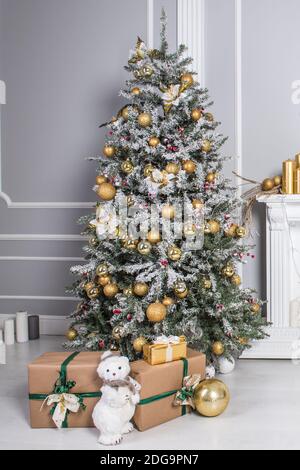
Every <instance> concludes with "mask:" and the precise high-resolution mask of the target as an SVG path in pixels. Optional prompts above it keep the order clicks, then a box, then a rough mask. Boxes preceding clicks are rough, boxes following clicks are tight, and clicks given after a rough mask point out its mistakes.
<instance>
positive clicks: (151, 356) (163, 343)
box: [143, 336, 187, 366]
mask: <svg viewBox="0 0 300 470" xmlns="http://www.w3.org/2000/svg"><path fill="white" fill-rule="evenodd" d="M143 353H144V360H145V361H146V362H148V364H150V365H152V366H156V365H158V364H164V363H166V362H173V361H179V360H180V359H182V358H186V357H187V342H186V338H185V336H170V337H167V336H161V337H159V338H157V340H156V341H155V342H154V343H153V344H145V346H144V348H143Z"/></svg>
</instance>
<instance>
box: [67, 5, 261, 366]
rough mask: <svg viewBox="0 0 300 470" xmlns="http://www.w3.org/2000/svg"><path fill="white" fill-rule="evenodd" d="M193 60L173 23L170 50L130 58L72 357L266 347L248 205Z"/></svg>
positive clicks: (79, 270) (104, 162) (104, 164)
mask: <svg viewBox="0 0 300 470" xmlns="http://www.w3.org/2000/svg"><path fill="white" fill-rule="evenodd" d="M185 52H186V48H185V47H184V46H181V47H179V50H178V51H177V52H175V53H169V51H168V44H167V41H166V18H165V15H164V13H163V16H162V32H161V47H160V50H157V49H151V50H150V49H147V48H146V46H145V44H144V42H143V41H142V40H140V39H138V42H137V45H136V49H135V50H134V51H132V52H131V54H130V59H129V62H128V65H127V66H126V67H125V68H126V70H127V71H128V72H129V73H130V74H131V77H130V79H129V80H128V81H127V82H126V87H125V88H124V90H122V91H121V96H123V97H125V98H126V99H127V100H128V105H127V106H125V107H124V108H123V109H122V110H121V111H120V112H119V113H118V115H117V117H116V118H113V119H112V121H111V122H109V123H107V124H106V125H107V129H108V132H107V138H106V144H105V147H104V151H103V153H104V155H103V156H100V157H99V158H96V160H97V161H98V162H99V169H98V176H97V181H96V183H97V184H96V186H95V188H94V189H95V191H96V193H97V195H98V196H99V198H100V202H98V203H97V207H96V214H95V213H93V214H92V215H91V216H89V217H84V218H82V219H81V222H82V223H84V224H85V225H86V229H85V232H84V234H85V235H88V236H89V245H88V246H86V247H85V252H86V259H87V262H86V264H84V265H83V266H76V267H74V268H72V272H73V273H74V274H75V275H76V276H77V280H76V282H75V283H74V286H73V289H72V292H73V293H74V294H75V295H76V296H78V297H79V298H80V299H81V302H80V303H79V305H78V307H77V310H76V312H74V313H73V314H72V319H73V324H72V329H71V330H70V331H69V335H68V338H69V341H68V342H67V343H66V347H68V348H74V349H78V350H99V349H100V350H104V349H109V348H110V349H112V350H116V349H120V350H121V352H122V353H123V354H125V355H128V356H129V357H130V359H135V358H138V357H141V352H142V347H143V344H144V343H145V342H150V341H152V340H154V339H156V338H157V337H158V336H161V335H166V336H170V335H184V336H185V337H186V338H187V341H188V343H189V345H190V346H191V347H194V348H196V349H198V350H201V351H203V352H205V353H206V354H207V358H208V362H212V361H214V362H216V359H217V358H218V357H219V356H221V355H225V356H226V357H229V356H230V355H232V354H233V355H240V354H241V353H242V352H243V350H244V349H245V348H248V347H250V345H249V343H250V341H251V340H253V339H262V338H264V336H265V333H264V329H263V327H264V325H265V321H264V319H263V318H262V316H261V302H260V301H258V300H256V299H255V298H254V292H253V291H252V290H250V289H242V288H241V286H240V284H241V279H240V276H239V274H238V265H239V264H240V263H245V262H246V259H247V256H248V257H249V256H251V255H250V254H249V247H248V246H246V245H245V244H244V243H243V240H242V239H243V238H244V237H245V235H246V229H245V228H244V227H243V226H240V225H239V224H238V223H237V221H238V220H239V219H238V217H239V209H240V204H241V202H240V200H239V199H238V198H237V196H236V189H235V188H234V187H232V184H231V183H230V181H228V180H226V179H225V178H224V177H223V175H222V172H221V171H222V165H223V163H224V161H225V158H224V157H221V156H220V153H219V152H220V149H221V147H222V145H223V144H224V142H225V139H224V138H223V136H222V135H221V134H219V133H218V132H217V127H218V123H217V122H216V121H215V120H214V117H213V115H212V114H211V113H210V112H208V107H209V106H210V105H211V103H209V102H208V94H207V90H204V89H202V88H201V86H200V85H199V84H198V83H197V81H196V77H195V74H194V73H193V72H191V71H190V67H191V64H192V60H191V59H189V58H186V55H185ZM124 200H125V209H129V213H128V218H129V219H130V224H129V226H127V227H126V226H125V224H124V221H123V219H124V217H123V218H122V222H121V219H120V213H121V214H123V213H124ZM122 204H123V205H122ZM120 207H121V211H120V210H119V208H120ZM122 207H123V209H122ZM150 208H152V219H151V222H152V224H151V225H150V215H151V214H150ZM155 211H157V212H155ZM124 220H125V219H124ZM148 223H149V225H148Z"/></svg>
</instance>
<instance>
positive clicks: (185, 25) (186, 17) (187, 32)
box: [177, 0, 206, 87]
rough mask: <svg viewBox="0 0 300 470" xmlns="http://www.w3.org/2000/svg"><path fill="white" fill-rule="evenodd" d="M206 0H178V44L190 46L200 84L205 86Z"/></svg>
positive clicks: (189, 53)
mask: <svg viewBox="0 0 300 470" xmlns="http://www.w3.org/2000/svg"><path fill="white" fill-rule="evenodd" d="M205 36H206V35H205V0H177V44H178V46H179V45H181V44H184V45H186V46H187V47H188V55H189V56H191V57H192V58H193V59H194V67H195V71H196V72H197V74H198V80H199V82H200V84H201V85H202V86H203V87H204V86H205Z"/></svg>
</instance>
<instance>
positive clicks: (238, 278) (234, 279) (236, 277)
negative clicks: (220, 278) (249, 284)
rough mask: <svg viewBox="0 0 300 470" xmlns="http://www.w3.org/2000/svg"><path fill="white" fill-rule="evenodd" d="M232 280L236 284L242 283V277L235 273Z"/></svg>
mask: <svg viewBox="0 0 300 470" xmlns="http://www.w3.org/2000/svg"><path fill="white" fill-rule="evenodd" d="M231 282H232V284H234V285H235V286H240V285H241V284H242V279H241V277H240V276H239V275H238V274H234V275H233V276H232V278H231Z"/></svg>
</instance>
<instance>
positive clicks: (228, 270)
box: [222, 264, 234, 278]
mask: <svg viewBox="0 0 300 470" xmlns="http://www.w3.org/2000/svg"><path fill="white" fill-rule="evenodd" d="M222 274H223V276H224V277H229V278H230V277H232V276H233V275H234V268H233V266H232V264H227V265H226V266H225V267H224V268H223V269H222Z"/></svg>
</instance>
